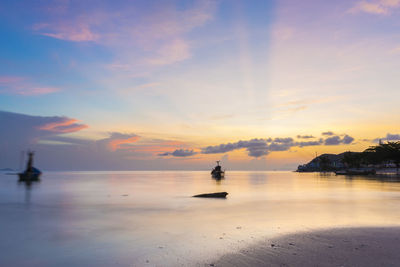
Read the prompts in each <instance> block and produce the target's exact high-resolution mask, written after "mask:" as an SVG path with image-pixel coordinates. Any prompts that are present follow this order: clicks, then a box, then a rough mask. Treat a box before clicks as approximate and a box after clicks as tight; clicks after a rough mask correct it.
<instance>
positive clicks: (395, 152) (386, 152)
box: [297, 142, 400, 173]
mask: <svg viewBox="0 0 400 267" xmlns="http://www.w3.org/2000/svg"><path fill="white" fill-rule="evenodd" d="M399 168H400V142H387V143H384V144H383V143H380V144H379V145H377V146H371V147H369V148H368V149H366V150H364V151H363V152H351V151H347V152H343V153H340V154H322V155H320V156H317V157H315V158H314V159H312V160H311V161H310V162H308V163H307V164H304V165H299V166H298V167H297V171H298V172H324V171H335V172H337V171H343V170H349V169H359V170H365V171H367V170H374V171H375V170H376V171H382V172H395V173H397V172H398V170H399Z"/></svg>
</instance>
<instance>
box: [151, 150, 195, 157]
mask: <svg viewBox="0 0 400 267" xmlns="http://www.w3.org/2000/svg"><path fill="white" fill-rule="evenodd" d="M196 154H197V152H195V151H194V150H193V149H176V150H175V151H173V152H164V153H160V154H158V155H159V156H162V157H164V156H174V157H190V156H193V155H196Z"/></svg>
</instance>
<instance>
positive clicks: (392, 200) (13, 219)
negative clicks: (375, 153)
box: [0, 171, 400, 266]
mask: <svg viewBox="0 0 400 267" xmlns="http://www.w3.org/2000/svg"><path fill="white" fill-rule="evenodd" d="M16 179H17V177H16V176H10V175H4V174H0V233H1V238H0V251H1V252H0V266H180V265H183V266H193V265H203V264H209V263H212V260H213V259H214V258H216V257H218V256H219V255H222V254H223V253H225V252H230V251H234V250H238V249H240V248H242V247H244V246H247V245H249V244H252V243H253V242H256V241H257V240H260V239H261V238H265V237H269V236H271V237H272V236H276V235H280V234H284V233H288V232H294V231H304V230H313V229H318V228H327V227H340V226H383V225H400V211H399V210H400V183H396V182H391V181H386V182H382V181H378V180H367V179H363V178H362V177H353V179H346V178H345V177H339V176H338V177H336V176H334V175H320V174H314V173H308V174H307V173H292V172H229V173H227V176H226V179H224V180H222V181H219V182H217V181H215V180H213V179H211V177H210V175H209V172H171V171H168V172H51V173H50V172H48V173H45V174H44V175H43V177H42V181H41V182H40V183H38V184H34V185H32V187H31V188H30V189H29V188H27V187H26V186H25V185H23V184H17V182H16ZM218 191H227V192H229V195H228V198H227V199H199V198H191V197H190V196H192V195H194V194H199V193H206V192H218Z"/></svg>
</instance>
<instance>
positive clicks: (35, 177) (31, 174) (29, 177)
mask: <svg viewBox="0 0 400 267" xmlns="http://www.w3.org/2000/svg"><path fill="white" fill-rule="evenodd" d="M33 155H34V152H33V151H29V152H28V162H27V163H26V169H25V171H24V172H21V173H18V176H19V181H21V182H33V181H39V180H40V175H41V174H42V172H41V171H40V170H38V169H36V168H35V167H33Z"/></svg>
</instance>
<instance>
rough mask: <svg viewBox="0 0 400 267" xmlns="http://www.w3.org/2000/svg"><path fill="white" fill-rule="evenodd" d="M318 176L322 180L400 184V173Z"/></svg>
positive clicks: (326, 174) (324, 174)
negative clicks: (334, 179) (341, 179)
mask: <svg viewBox="0 0 400 267" xmlns="http://www.w3.org/2000/svg"><path fill="white" fill-rule="evenodd" d="M318 176H319V177H321V178H333V177H334V178H337V179H340V178H344V179H346V180H369V181H380V182H389V183H399V182H400V174H399V173H378V174H374V175H340V176H337V175H335V174H334V173H332V172H320V173H318Z"/></svg>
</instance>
